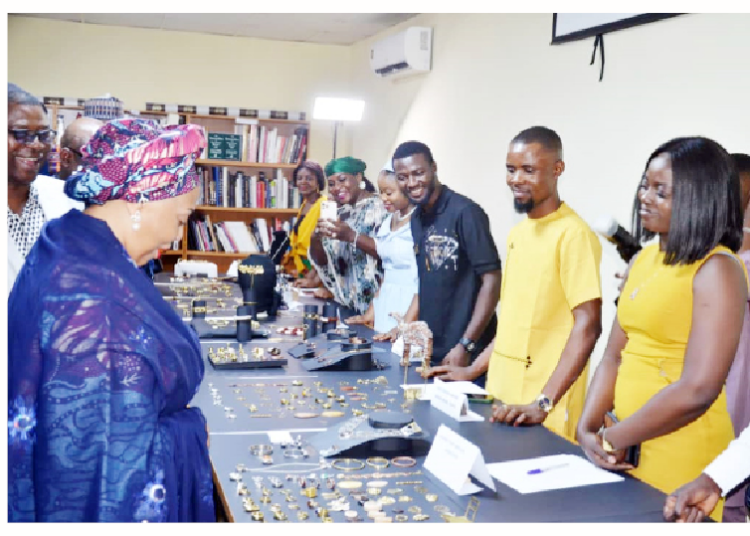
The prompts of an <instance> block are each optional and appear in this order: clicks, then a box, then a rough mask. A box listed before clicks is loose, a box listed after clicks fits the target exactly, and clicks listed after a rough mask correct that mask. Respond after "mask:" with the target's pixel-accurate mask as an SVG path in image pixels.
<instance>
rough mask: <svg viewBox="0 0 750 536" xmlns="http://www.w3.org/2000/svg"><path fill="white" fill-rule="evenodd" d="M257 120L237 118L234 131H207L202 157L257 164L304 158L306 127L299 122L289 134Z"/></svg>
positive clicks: (292, 162) (286, 161)
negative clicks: (231, 132)
mask: <svg viewBox="0 0 750 536" xmlns="http://www.w3.org/2000/svg"><path fill="white" fill-rule="evenodd" d="M288 132H289V131H288V130H281V131H280V130H279V129H278V128H271V127H269V126H266V125H261V124H258V121H257V120H255V119H241V118H240V119H237V123H235V125H234V133H233V134H227V133H224V132H210V131H208V132H207V134H206V136H207V138H208V147H207V149H206V150H204V151H203V152H202V153H201V158H205V159H208V160H236V161H242V162H250V163H258V164H296V163H298V162H302V161H304V160H306V159H307V139H308V128H307V127H306V126H300V127H297V128H295V129H294V131H293V132H292V133H291V134H288Z"/></svg>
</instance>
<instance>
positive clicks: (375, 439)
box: [310, 411, 430, 458]
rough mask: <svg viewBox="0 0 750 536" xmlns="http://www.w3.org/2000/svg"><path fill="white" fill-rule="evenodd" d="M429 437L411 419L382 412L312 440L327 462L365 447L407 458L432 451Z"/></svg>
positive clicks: (367, 415) (343, 424)
mask: <svg viewBox="0 0 750 536" xmlns="http://www.w3.org/2000/svg"><path fill="white" fill-rule="evenodd" d="M404 423H406V424H404ZM373 424H375V425H376V426H373ZM402 425H403V426H402ZM429 437H430V436H429V434H427V433H426V432H425V431H424V430H422V429H421V428H420V427H419V426H418V425H417V424H416V423H415V422H414V420H413V418H412V417H411V416H410V415H407V414H404V413H397V412H389V411H382V412H377V413H370V414H366V415H361V416H359V417H354V418H352V419H349V420H347V421H344V422H343V423H341V424H338V425H336V426H332V427H331V428H329V429H328V430H326V431H325V432H321V433H319V434H317V435H316V436H314V437H312V438H310V445H311V446H312V447H313V448H315V450H317V451H318V454H320V456H322V457H324V458H328V457H330V456H336V455H338V454H342V453H344V452H346V451H349V450H351V449H354V448H357V447H364V446H366V447H367V448H368V449H369V450H371V451H372V452H377V453H383V454H392V453H394V452H397V453H399V454H404V453H408V452H411V451H412V450H413V449H414V448H415V447H418V446H421V447H423V448H424V447H429ZM419 444H421V445H419Z"/></svg>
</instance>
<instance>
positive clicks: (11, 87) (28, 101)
mask: <svg viewBox="0 0 750 536" xmlns="http://www.w3.org/2000/svg"><path fill="white" fill-rule="evenodd" d="M11 106H40V107H41V108H42V110H44V113H45V114H46V113H47V107H46V106H45V105H44V103H43V102H42V101H40V100H39V99H37V98H36V97H35V96H34V95H32V94H31V93H29V92H28V91H26V90H25V89H22V88H20V87H18V86H17V85H16V84H11V83H10V82H8V108H10V107H11Z"/></svg>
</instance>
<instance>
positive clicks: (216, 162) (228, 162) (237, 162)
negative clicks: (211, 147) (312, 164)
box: [195, 159, 298, 169]
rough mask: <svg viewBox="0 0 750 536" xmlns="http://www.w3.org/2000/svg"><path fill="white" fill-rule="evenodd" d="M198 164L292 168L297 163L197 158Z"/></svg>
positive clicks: (196, 162)
mask: <svg viewBox="0 0 750 536" xmlns="http://www.w3.org/2000/svg"><path fill="white" fill-rule="evenodd" d="M195 164H196V165H198V166H224V167H246V168H260V169H276V168H280V169H294V168H296V167H297V165H298V164H270V163H267V162H264V163H257V162H242V161H241V160H207V159H198V160H196V161H195Z"/></svg>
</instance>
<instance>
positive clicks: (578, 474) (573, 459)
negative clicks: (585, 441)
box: [487, 454, 624, 494]
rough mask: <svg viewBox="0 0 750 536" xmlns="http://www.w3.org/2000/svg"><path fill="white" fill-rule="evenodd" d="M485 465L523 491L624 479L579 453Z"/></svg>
mask: <svg viewBox="0 0 750 536" xmlns="http://www.w3.org/2000/svg"><path fill="white" fill-rule="evenodd" d="M562 464H564V466H563V467H557V466H559V465H562ZM552 467H555V468H552ZM487 468H488V469H489V471H490V474H491V475H492V476H493V477H495V478H496V479H498V480H499V481H500V482H502V483H503V484H505V485H506V486H509V487H511V488H513V489H514V490H516V491H517V492H518V493H523V494H526V493H537V492H540V491H549V490H554V489H567V488H580V487H583V486H592V485H594V484H609V483H612V482H621V481H622V480H624V479H623V477H621V476H620V475H618V474H616V473H610V472H609V471H605V470H604V469H600V468H599V467H597V466H596V465H594V464H593V463H591V462H590V461H588V460H587V459H585V458H583V457H582V456H576V455H574V454H556V455H554V456H543V457H541V458H530V459H527V460H516V461H512V462H501V463H490V464H488V465H487ZM546 468H550V469H549V470H547V471H543V472H542V473H540V474H535V475H530V474H528V472H529V471H531V470H533V469H546Z"/></svg>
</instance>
